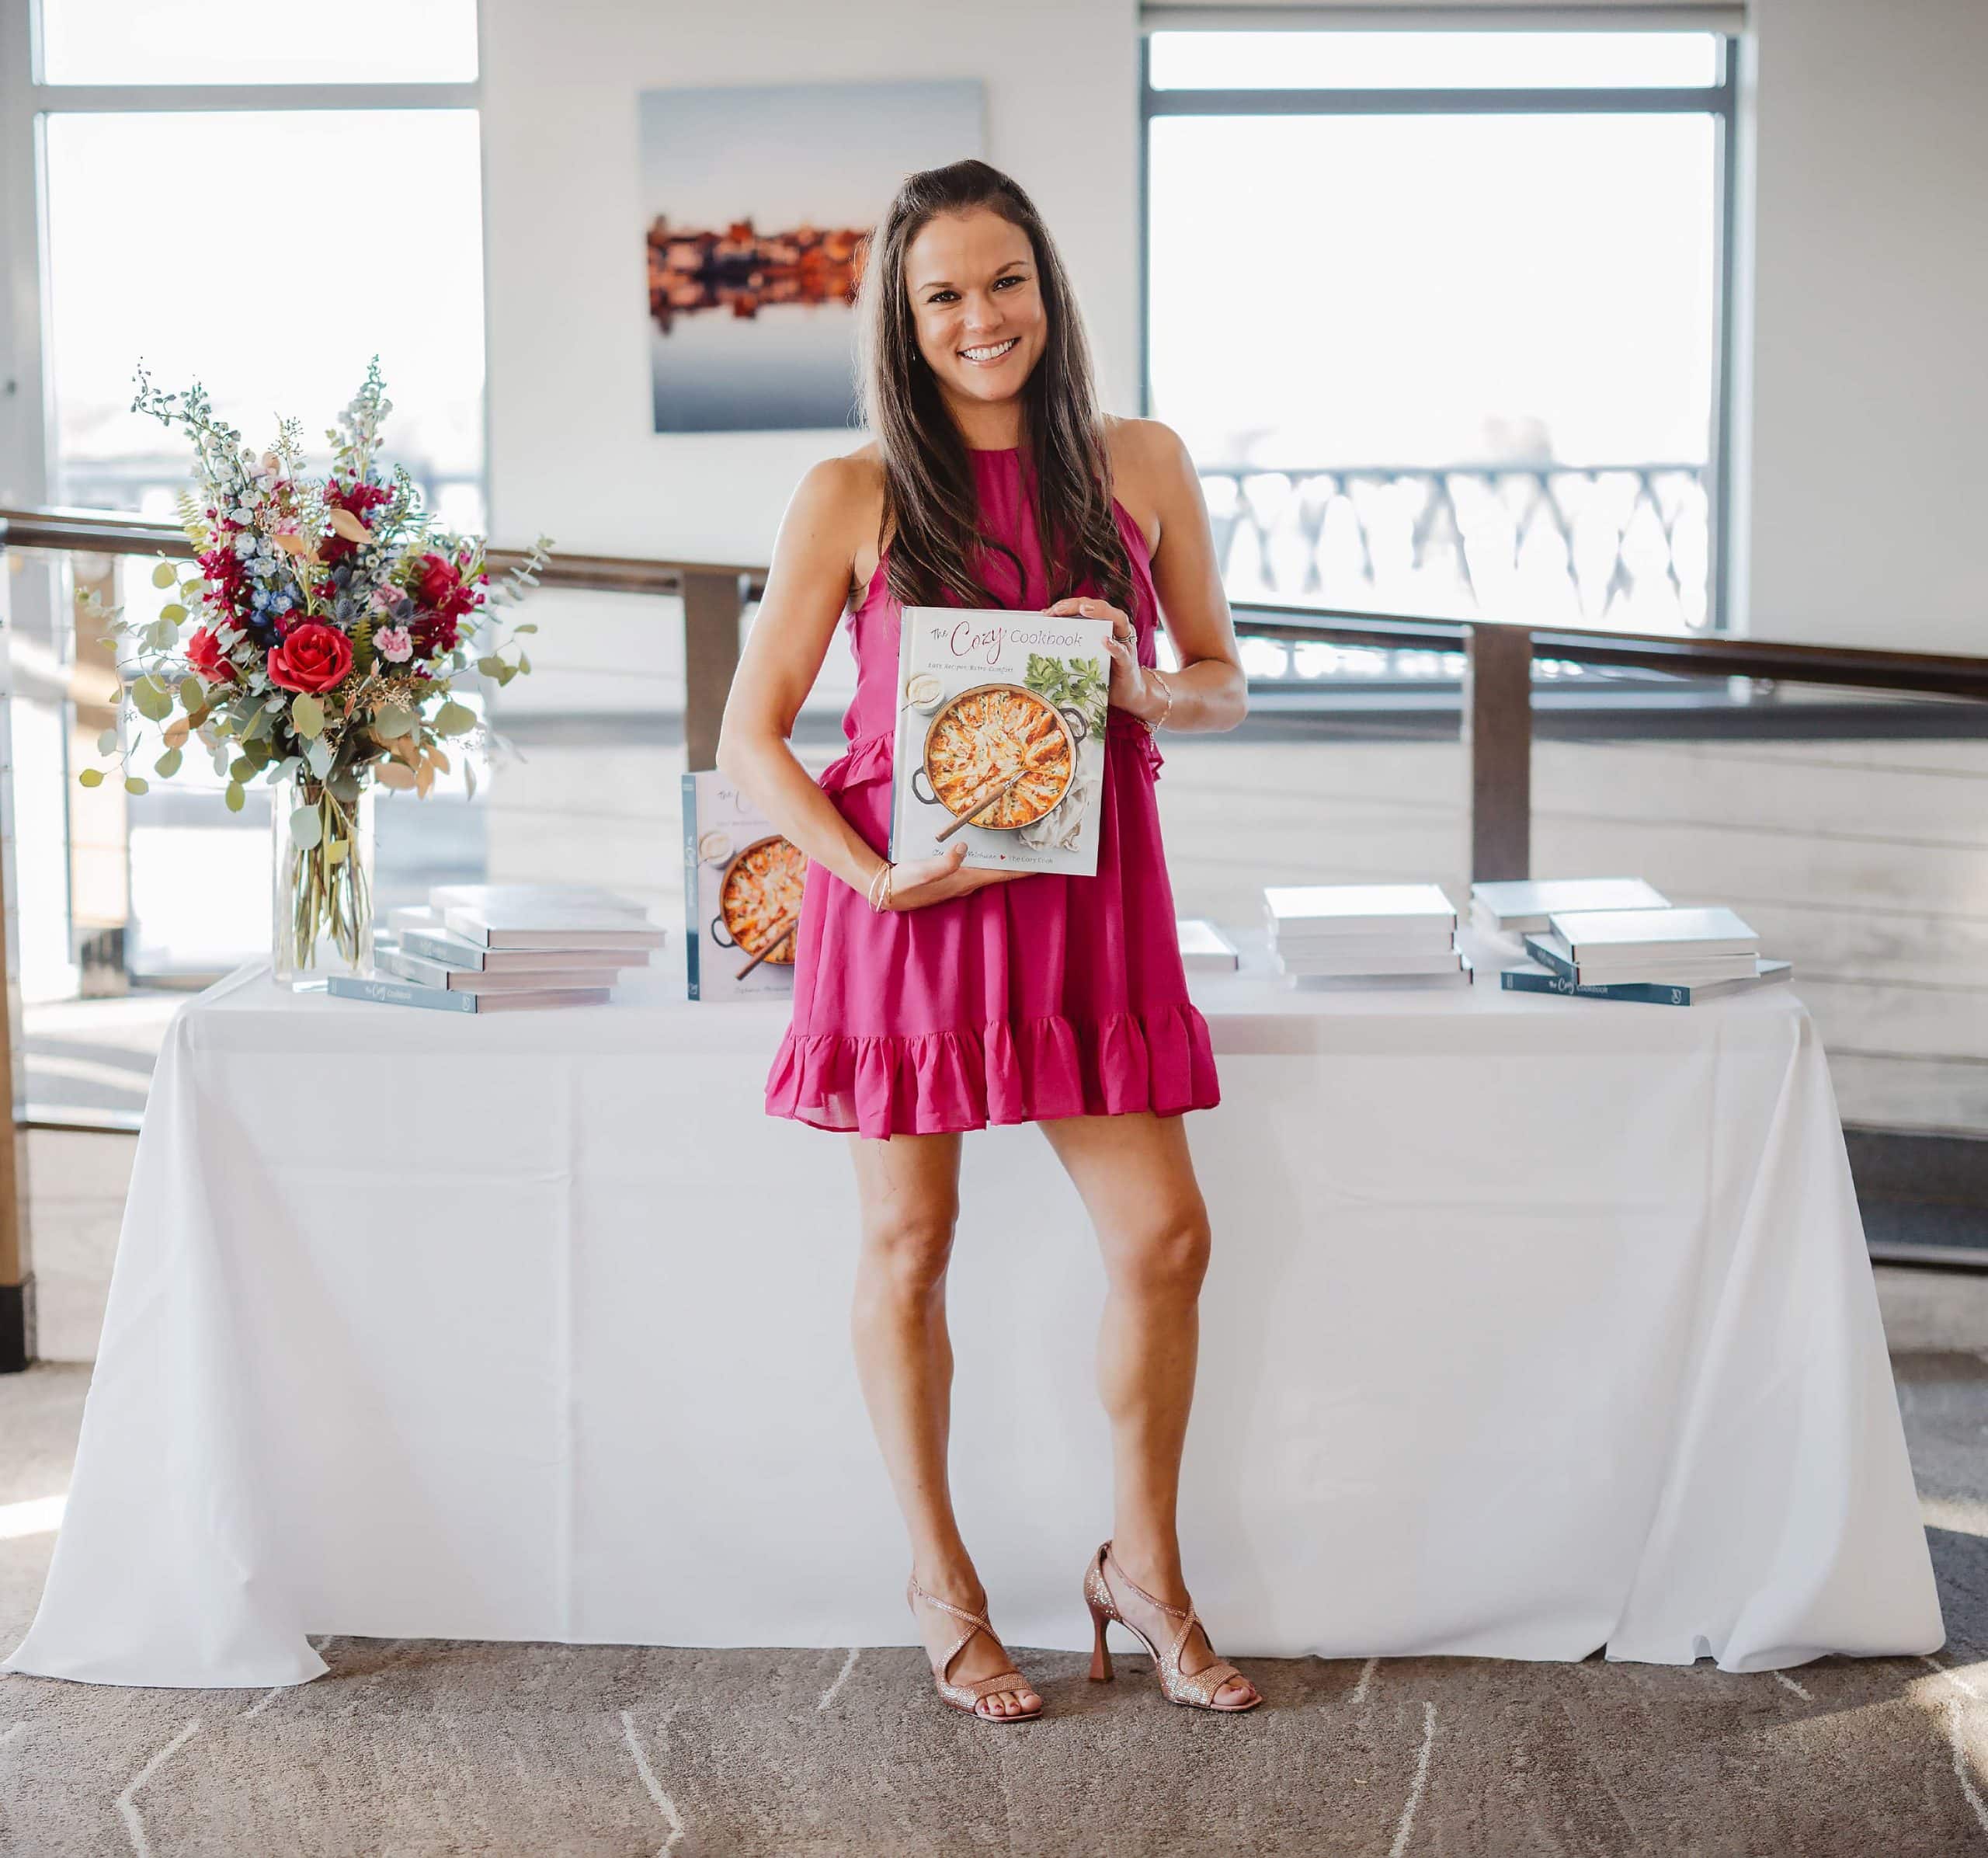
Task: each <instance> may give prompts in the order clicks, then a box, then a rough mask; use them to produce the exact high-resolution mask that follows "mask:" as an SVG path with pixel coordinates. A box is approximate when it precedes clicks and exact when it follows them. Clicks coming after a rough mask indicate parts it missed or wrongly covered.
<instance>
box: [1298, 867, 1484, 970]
mask: <svg viewBox="0 0 1988 1858" xmlns="http://www.w3.org/2000/svg"><path fill="white" fill-rule="evenodd" d="M1263 913H1264V914H1265V916H1266V917H1267V918H1268V919H1269V922H1270V955H1271V959H1273V960H1274V962H1276V964H1277V969H1278V971H1279V972H1281V974H1282V975H1283V976H1284V982H1285V984H1286V985H1287V986H1294V987H1295V986H1319V987H1347V986H1382V985H1385V986H1441V985H1454V986H1468V985H1469V984H1470V983H1471V979H1472V971H1471V963H1470V958H1469V956H1468V955H1465V953H1464V952H1462V951H1461V949H1459V948H1458V947H1457V945H1456V930H1457V913H1456V907H1455V905H1454V904H1452V903H1451V901H1450V899H1449V898H1448V896H1445V895H1444V892H1443V888H1442V886H1441V885H1440V884H1305V885H1295V886H1276V885H1273V886H1267V887H1266V889H1264V892H1263Z"/></svg>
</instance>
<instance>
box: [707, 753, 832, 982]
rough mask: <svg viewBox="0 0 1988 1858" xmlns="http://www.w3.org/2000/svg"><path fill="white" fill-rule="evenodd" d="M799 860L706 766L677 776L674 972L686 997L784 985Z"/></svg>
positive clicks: (802, 869)
mask: <svg viewBox="0 0 1988 1858" xmlns="http://www.w3.org/2000/svg"><path fill="white" fill-rule="evenodd" d="M807 876H808V860H807V858H806V857H805V855H804V854H802V852H801V849H800V848H799V847H798V846H796V845H794V844H793V843H792V842H791V840H787V839H785V838H783V837H781V836H780V833H777V832H776V831H775V830H773V825H772V823H771V822H770V820H768V819H767V818H766V815H765V814H764V813H763V812H760V811H759V809H758V808H757V807H756V806H755V805H753V804H752V802H751V801H750V800H749V799H747V798H746V797H745V795H744V794H742V793H741V792H739V788H738V786H737V785H736V784H735V783H734V782H733V781H731V780H729V779H728V778H726V777H725V775H723V774H720V773H719V772H718V771H717V770H716V769H715V768H707V769H704V770H703V771H700V772H699V773H697V774H686V775H684V777H683V913H684V924H683V960H684V979H685V981H686V984H687V986H688V987H689V990H690V997H691V999H693V1000H741V999H748V998H750V997H753V996H755V995H763V994H769V993H792V992H793V990H794V951H795V948H797V947H798V944H799V940H800V924H801V892H802V888H803V886H804V885H805V882H806V880H807Z"/></svg>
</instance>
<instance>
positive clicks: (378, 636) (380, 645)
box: [373, 626, 414, 664]
mask: <svg viewBox="0 0 1988 1858" xmlns="http://www.w3.org/2000/svg"><path fill="white" fill-rule="evenodd" d="M373 649H374V651H376V652H378V653H379V654H380V656H381V657H382V658H384V659H386V660H387V661H388V663H390V664H405V663H406V662H407V661H408V659H410V658H412V656H414V635H413V634H412V632H409V631H408V629H407V628H406V627H405V626H382V627H381V628H379V630H378V631H377V632H375V633H374V635H373Z"/></svg>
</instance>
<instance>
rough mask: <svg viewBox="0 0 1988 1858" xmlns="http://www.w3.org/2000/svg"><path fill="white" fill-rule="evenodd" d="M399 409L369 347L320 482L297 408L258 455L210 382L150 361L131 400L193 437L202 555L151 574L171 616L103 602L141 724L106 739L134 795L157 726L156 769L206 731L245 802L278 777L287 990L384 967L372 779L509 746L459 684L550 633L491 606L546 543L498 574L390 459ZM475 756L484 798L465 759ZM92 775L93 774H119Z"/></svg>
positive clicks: (280, 938) (508, 675) (165, 771)
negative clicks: (307, 455) (387, 422)
mask: <svg viewBox="0 0 1988 1858" xmlns="http://www.w3.org/2000/svg"><path fill="white" fill-rule="evenodd" d="M392 405H393V403H392V402H391V401H390V400H388V398H386V395H385V391H384V383H383V382H382V381H381V376H380V367H379V362H378V359H377V357H375V359H374V362H373V364H372V365H371V366H370V367H369V368H368V369H367V375H366V381H365V384H364V385H363V387H361V388H360V390H359V391H358V393H357V394H356V395H354V397H353V401H352V403H351V404H350V405H349V406H348V407H346V409H345V411H344V412H343V413H342V414H341V415H340V416H339V423H338V424H337V426H335V427H334V428H332V429H331V430H329V431H328V433H326V437H328V439H329V440H331V442H332V468H331V471H330V474H329V475H328V476H327V477H326V478H324V480H323V481H322V482H319V481H318V480H316V479H315V478H307V477H306V476H305V475H304V471H303V463H304V459H303V444H302V436H301V430H300V428H299V427H298V426H297V422H296V421H295V420H294V419H285V420H283V421H282V422H281V423H280V427H279V432H278V436H277V438H276V444H275V445H274V447H273V448H272V449H271V450H269V451H264V452H262V453H260V454H258V453H257V452H256V451H254V450H253V449H252V448H251V447H247V446H245V445H244V444H242V435H241V433H238V431H236V430H235V428H234V427H232V426H228V425H225V424H224V423H222V422H221V420H219V419H217V418H216V417H215V416H214V410H213V408H212V406H211V405H210V402H209V400H208V398H207V394H206V392H205V391H203V389H202V388H201V387H200V385H199V384H198V383H196V384H194V385H193V386H192V387H190V388H187V389H186V391H183V392H180V393H166V392H163V391H160V390H159V389H158V388H155V387H154V386H153V385H152V384H151V381H149V380H148V378H147V377H146V374H145V371H144V368H143V367H142V366H141V367H140V368H139V370H138V375H137V395H136V397H135V398H134V400H133V402H132V409H133V411H134V412H148V413H151V414H152V415H154V416H155V417H157V418H158V419H161V420H162V421H163V422H165V423H166V424H167V425H169V426H178V427H179V428H180V430H182V431H183V432H184V433H185V434H186V437H187V439H188V440H189V441H190V443H191V444H192V446H193V454H194V461H195V475H196V481H197V482H198V484H199V485H200V494H199V495H197V496H196V495H192V494H188V495H186V496H182V498H181V499H180V518H181V523H182V527H184V528H185V530H186V534H187V537H188V539H189V541H191V542H192V544H193V555H194V558H195V571H194V572H192V573H191V574H190V575H187V576H186V577H185V578H182V573H183V572H184V571H183V569H182V568H178V567H176V565H174V564H173V563H172V562H165V561H162V562H160V563H159V564H158V567H157V568H156V569H154V571H153V574H152V580H153V583H154V584H155V586H159V587H161V588H166V589H176V591H175V592H174V593H173V595H172V597H171V599H170V600H169V604H166V605H165V607H163V608H162V610H161V611H160V613H159V614H158V618H155V619H151V620H136V619H134V620H127V619H125V618H123V615H122V611H121V610H120V611H115V612H113V613H112V614H110V615H109V618H110V621H111V624H112V627H113V632H112V633H111V635H109V638H110V642H113V643H120V642H121V645H123V647H125V648H128V650H129V652H130V656H128V657H126V658H124V659H123V662H122V663H120V666H119V669H120V673H122V674H123V676H124V677H127V678H128V679H129V680H130V681H129V683H128V685H127V688H126V691H125V697H124V704H125V718H126V721H127V723H128V725H129V726H128V727H127V729H124V730H123V731H121V732H120V730H118V729H106V731H105V732H104V733H103V736H101V737H100V738H99V742H98V746H99V750H101V751H102V752H103V753H104V754H106V755H110V754H113V753H115V754H116V755H117V757H118V760H119V763H120V766H121V767H122V769H123V774H124V785H125V787H126V788H127V789H128V790H129V791H130V792H133V793H143V792H145V791H146V788H147V786H148V782H147V781H146V780H145V778H144V776H142V775H140V774H134V773H133V772H132V771H131V760H132V757H133V756H134V753H137V745H138V742H139V739H140V738H141V735H142V732H143V725H145V724H148V723H149V724H151V725H155V726H156V727H157V729H158V732H159V736H160V746H161V750H162V752H161V753H159V755H158V758H157V760H155V762H154V763H153V771H154V772H155V773H156V774H160V775H162V776H164V777H167V778H170V777H171V776H172V775H173V774H176V773H178V771H179V767H180V764H181V761H182V757H183V755H184V753H185V750H186V744H187V743H189V741H192V740H197V741H198V742H199V743H200V746H201V747H202V748H203V749H204V750H207V753H209V754H210V755H211V756H212V757H213V760H214V771H215V772H216V773H217V774H222V775H225V776H226V777H227V778H228V786H227V788H226V791H225V793H224V799H225V802H226V804H227V805H228V808H229V809H230V810H231V811H232V812H240V811H241V809H242V805H243V802H244V800H245V790H246V788H248V785H249V784H250V783H251V782H252V781H255V780H256V779H257V778H261V779H262V780H264V781H266V783H267V784H268V785H269V787H270V788H273V789H276V790H277V791H276V792H273V793H272V795H271V802H272V807H271V810H272V813H273V844H274V847H275V853H276V859H275V867H276V868H275V892H274V900H275V908H274V917H273V936H272V961H273V969H274V972H275V975H276V979H277V980H278V981H279V982H281V983H287V984H293V985H294V984H297V983H299V982H301V981H302V980H304V979H315V978H318V976H321V975H324V974H326V973H328V972H349V973H363V972H367V969H370V966H371V961H372V922H373V902H372V894H371V892H372V833H371V830H370V823H371V802H372V798H373V792H374V786H375V785H376V784H377V785H380V786H384V787H389V788H411V789H412V790H413V791H414V792H415V793H416V794H418V795H426V793H427V792H428V791H429V788H430V787H432V786H433V784H434V781H435V778H436V774H437V773H438V772H441V773H446V772H447V771H449V770H450V767H451V763H450V755H449V750H447V749H446V748H445V747H444V746H443V743H444V742H448V743H453V744H454V746H455V748H456V750H457V753H463V751H464V750H466V749H476V748H481V747H485V746H494V745H496V744H498V743H499V738H498V737H496V736H495V735H494V734H493V733H492V731H491V730H490V729H489V728H488V725H487V724H485V723H484V722H481V720H480V719H479V718H478V715H477V712H475V711H474V710H473V709H472V708H470V707H469V705H467V704H464V703H463V702H461V701H458V700H457V698H455V696H454V694H452V689H453V685H454V680H456V679H457V678H460V677H466V676H468V675H470V674H471V673H473V672H474V673H481V674H482V675H483V676H485V677H489V678H492V679H494V680H495V681H496V682H497V683H498V684H499V685H500V686H501V685H503V684H509V682H510V680H512V678H513V677H516V676H517V675H518V674H519V673H521V672H528V671H530V669H531V661H530V658H529V657H528V656H527V655H526V652H525V651H524V649H523V647H522V646H521V645H519V644H518V643H517V636H518V635H520V634H521V633H527V632H535V631H537V628H536V627H535V626H533V625H529V624H527V625H513V626H511V627H510V628H509V632H508V633H507V634H506V635H505V636H504V637H502V638H498V637H496V636H495V635H496V633H497V632H498V631H499V629H500V628H499V621H497V620H496V618H495V614H494V609H495V608H496V607H500V606H503V605H507V604H512V603H514V602H515V601H516V600H520V599H522V598H523V597H524V595H525V594H526V593H527V592H529V591H530V589H531V588H532V587H533V586H535V585H536V584H537V579H538V575H539V572H540V569H542V568H543V566H544V563H545V561H546V558H547V550H548V549H549V548H550V547H551V543H550V541H548V540H547V538H544V537H541V538H540V539H539V540H538V541H537V542H536V543H534V544H533V546H532V548H531V549H530V551H529V552H528V554H527V556H526V558H524V560H523V562H520V564H519V565H517V566H516V567H515V568H513V569H512V571H511V572H510V574H509V576H507V577H506V579H504V580H502V582H500V583H498V584H496V585H495V586H492V584H491V583H490V581H489V577H488V573H487V572H486V571H485V545H484V543H483V541H482V540H481V538H478V537H474V536H463V535H457V534H454V533H452V532H451V531H447V530H445V529H443V528H442V527H440V525H439V524H437V523H436V520H435V519H434V518H433V517H432V516H430V515H429V513H428V512H427V511H426V510H424V509H423V508H422V502H421V493H420V492H419V489H418V488H417V487H416V486H415V483H414V482H413V480H412V478H410V477H409V476H408V472H407V470H406V468H405V466H397V467H395V468H394V471H393V473H392V475H391V478H388V477H386V476H384V475H383V474H382V470H381V465H380V464H379V462H378V461H377V457H376V454H377V450H378V447H379V443H380V426H381V422H382V420H383V419H384V418H385V416H386V415H387V414H388V412H391V410H392ZM189 624H191V625H193V630H192V631H191V632H186V631H185V628H186V627H187V626H188V625H189ZM79 778H80V779H81V780H82V783H83V785H85V786H86V787H95V786H97V785H100V784H101V783H102V781H103V779H104V770H103V769H102V768H96V767H92V768H86V769H85V770H84V771H83V772H82V774H81V776H80V777H79ZM464 779H465V781H467V784H468V786H469V789H470V792H471V794H472V795H474V792H475V770H474V764H472V763H471V762H470V761H469V760H467V759H466V760H465V761H464Z"/></svg>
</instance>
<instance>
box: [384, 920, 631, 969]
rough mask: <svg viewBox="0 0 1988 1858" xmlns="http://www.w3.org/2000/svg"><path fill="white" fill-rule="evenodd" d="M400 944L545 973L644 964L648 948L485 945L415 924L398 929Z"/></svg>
mask: <svg viewBox="0 0 1988 1858" xmlns="http://www.w3.org/2000/svg"><path fill="white" fill-rule="evenodd" d="M398 934H399V941H400V946H401V949H402V950H403V951H404V952H405V953H407V954H409V955H422V956H425V957H426V959H428V960H429V961H434V962H446V963H447V965H448V966H450V967H452V968H482V969H488V970H489V971H490V972H492V973H499V972H502V973H547V972H557V971H558V969H562V968H600V967H610V968H645V967H647V966H648V965H649V954H650V951H649V950H648V949H647V948H631V947H620V948H605V947H603V948H485V947H484V946H483V945H482V944H481V942H473V941H470V940H469V939H468V938H467V937H466V936H461V935H452V934H450V932H449V931H447V930H446V929H443V928H441V927H439V926H436V927H429V926H427V925H416V926H413V927H406V926H402V927H399V930H398Z"/></svg>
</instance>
